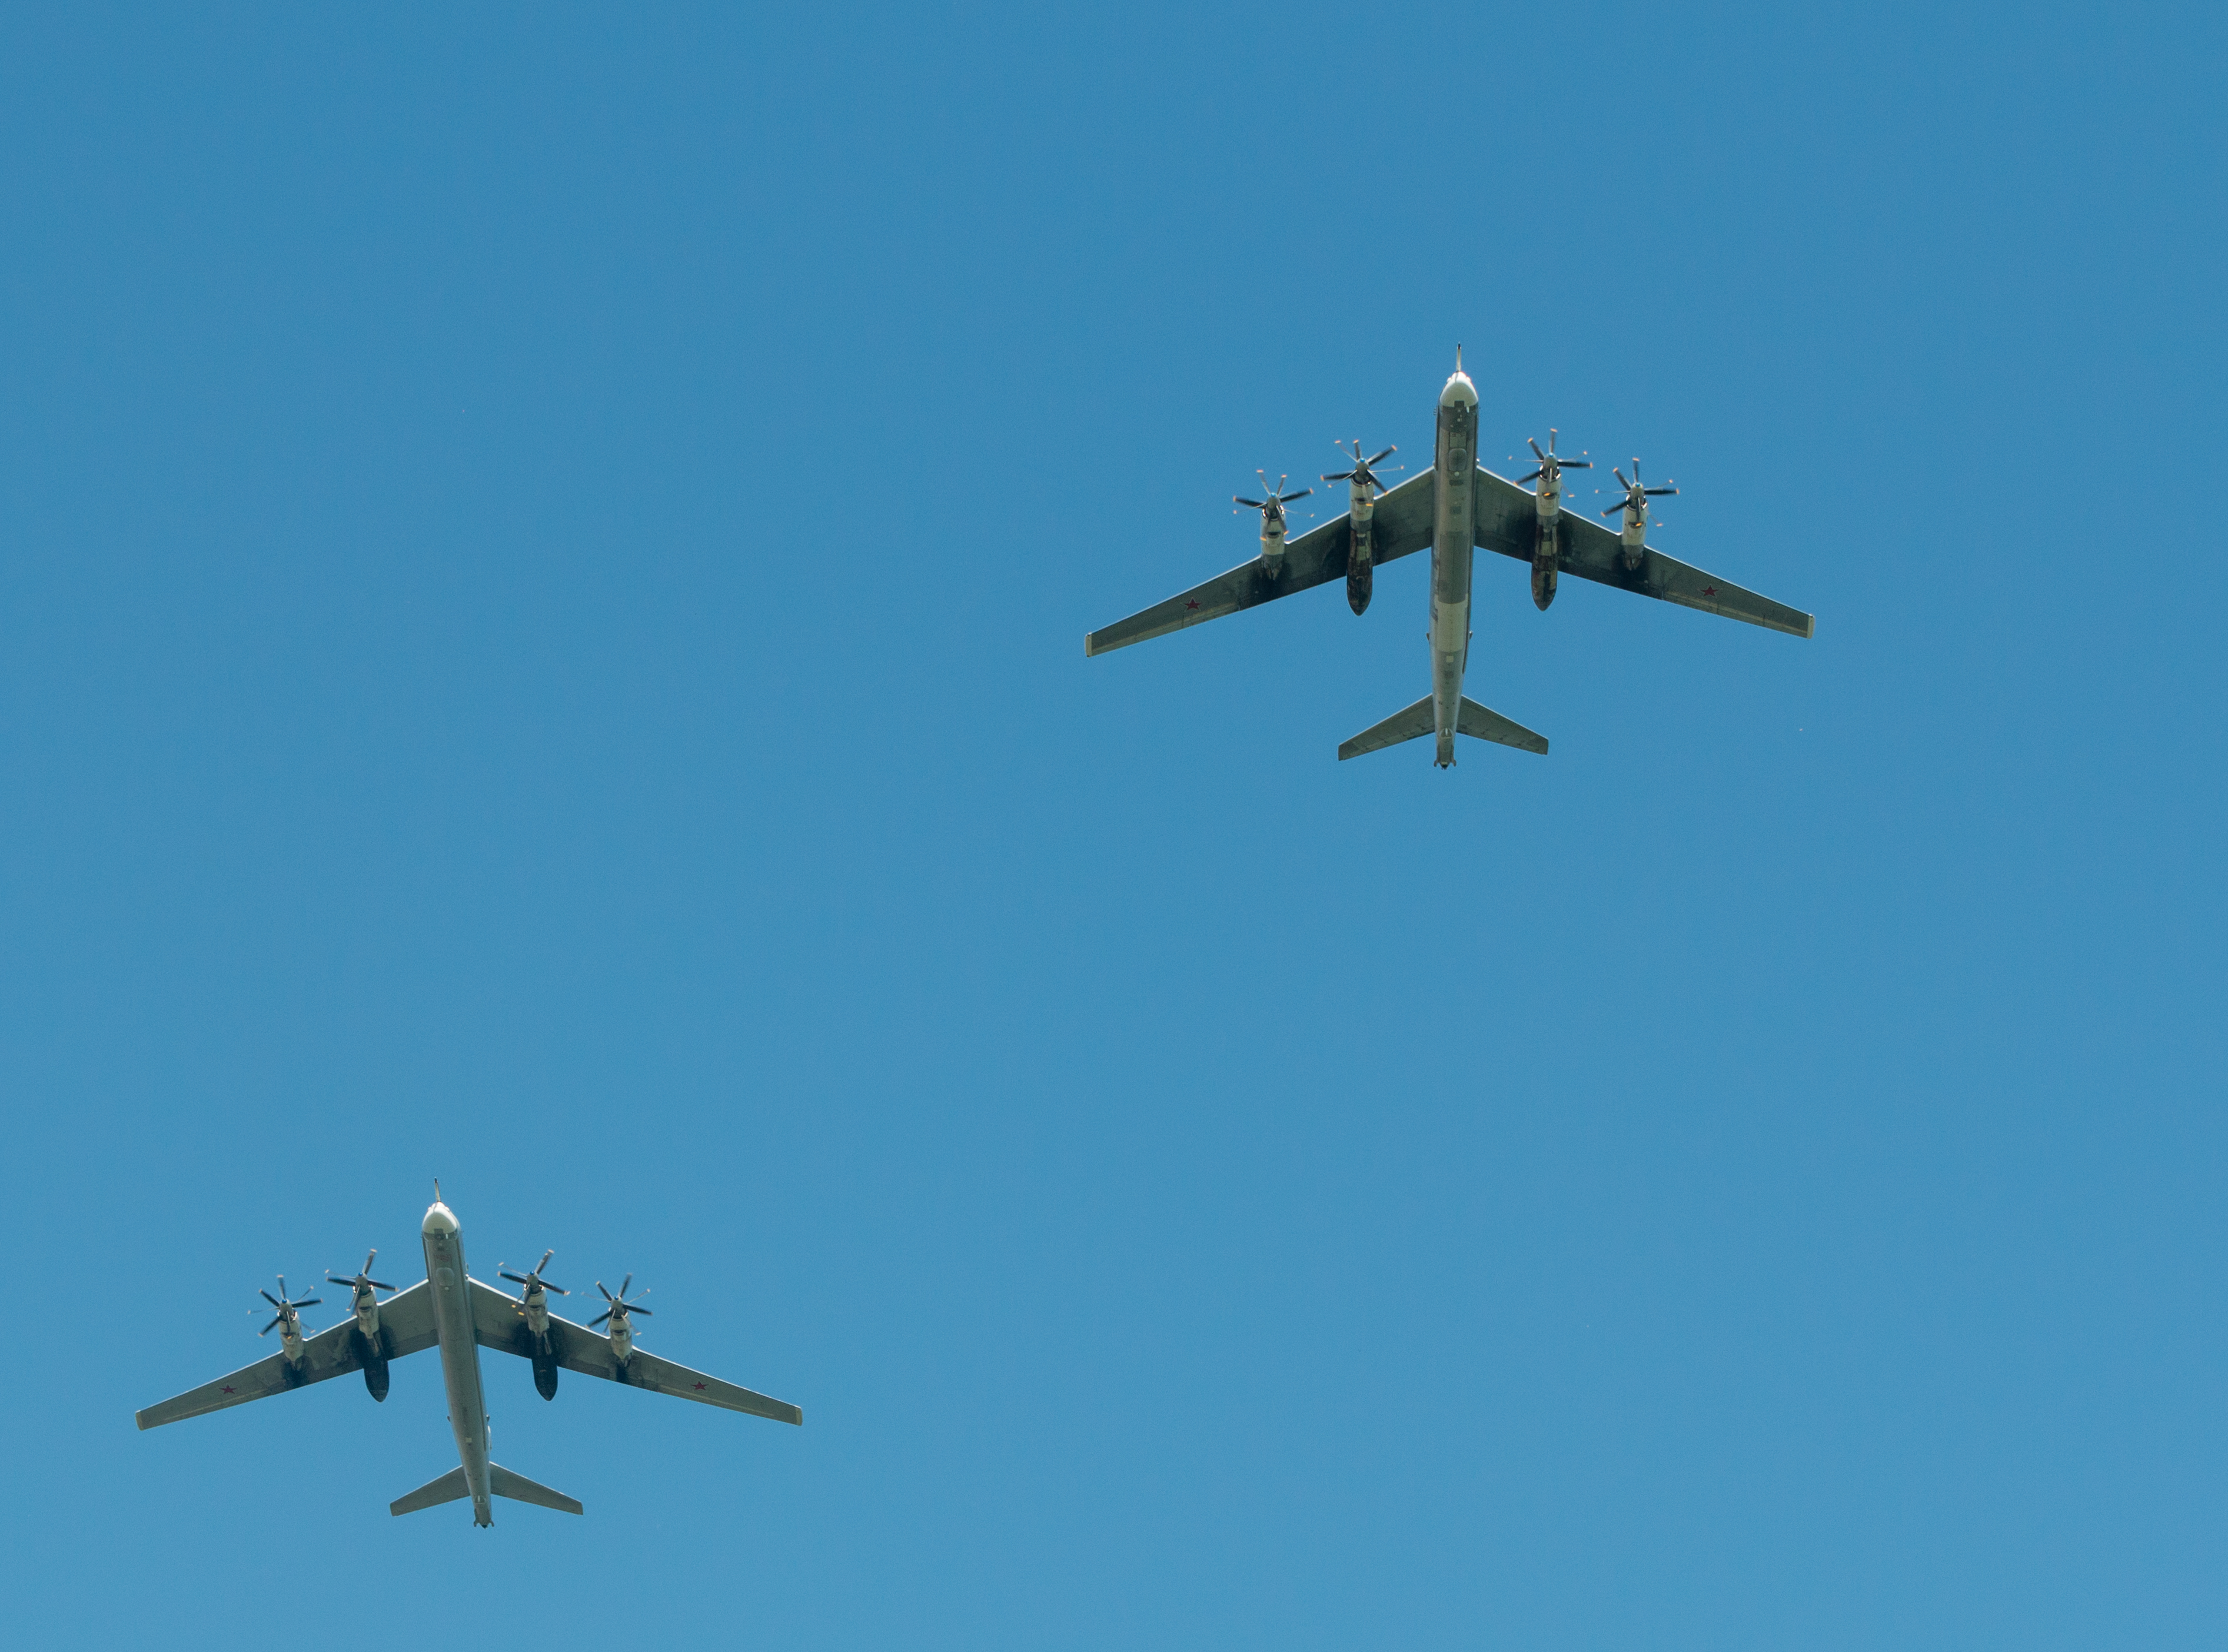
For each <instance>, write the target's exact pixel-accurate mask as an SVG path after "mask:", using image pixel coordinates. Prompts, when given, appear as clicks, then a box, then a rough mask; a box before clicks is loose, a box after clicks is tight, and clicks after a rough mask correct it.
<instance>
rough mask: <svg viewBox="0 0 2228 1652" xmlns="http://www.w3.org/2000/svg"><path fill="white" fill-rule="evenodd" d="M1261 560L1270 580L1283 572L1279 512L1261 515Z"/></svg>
mask: <svg viewBox="0 0 2228 1652" xmlns="http://www.w3.org/2000/svg"><path fill="white" fill-rule="evenodd" d="M1261 560H1262V561H1263V562H1264V563H1266V564H1267V565H1268V569H1269V577H1270V578H1271V579H1275V578H1276V577H1277V575H1278V574H1280V573H1283V572H1284V512H1283V511H1281V510H1276V511H1264V512H1262V514H1261Z"/></svg>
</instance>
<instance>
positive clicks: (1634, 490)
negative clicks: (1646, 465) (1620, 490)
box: [1602, 459, 1679, 516]
mask: <svg viewBox="0 0 2228 1652" xmlns="http://www.w3.org/2000/svg"><path fill="white" fill-rule="evenodd" d="M1609 473H1610V475H1611V476H1613V477H1616V478H1617V480H1618V481H1619V482H1623V483H1624V497H1623V498H1622V499H1620V500H1618V501H1617V503H1615V504H1613V505H1611V506H1610V508H1609V509H1607V510H1604V512H1602V515H1604V516H1614V515H1617V512H1618V511H1620V510H1631V511H1636V512H1639V513H1640V514H1642V515H1646V514H1647V510H1648V502H1649V500H1650V499H1654V498H1657V497H1660V496H1662V495H1664V494H1667V493H1676V492H1678V491H1679V490H1678V488H1677V487H1676V486H1667V487H1661V488H1643V487H1642V486H1641V485H1640V461H1639V460H1638V459H1635V460H1633V462H1632V480H1631V481H1629V482H1625V481H1624V472H1623V471H1620V470H1618V469H1617V467H1616V466H1615V465H1613V464H1612V465H1611V466H1610V471H1609Z"/></svg>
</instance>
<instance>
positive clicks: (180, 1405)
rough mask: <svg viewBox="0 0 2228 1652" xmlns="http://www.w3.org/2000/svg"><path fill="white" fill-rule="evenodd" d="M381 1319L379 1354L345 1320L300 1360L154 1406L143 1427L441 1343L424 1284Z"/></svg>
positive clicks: (274, 1362)
mask: <svg viewBox="0 0 2228 1652" xmlns="http://www.w3.org/2000/svg"><path fill="white" fill-rule="evenodd" d="M379 1319H380V1347H379V1348H377V1349H376V1350H374V1349H372V1348H370V1347H369V1346H368V1344H367V1343H366V1342H365V1341H364V1339H363V1337H362V1334H361V1333H360V1332H359V1331H358V1330H357V1329H356V1323H355V1320H354V1319H353V1318H349V1319H344V1320H343V1321H342V1322H340V1323H339V1324H337V1325H334V1326H331V1327H330V1328H328V1329H324V1330H322V1331H319V1332H318V1333H317V1335H315V1336H312V1337H310V1338H309V1339H307V1340H306V1341H304V1343H303V1344H302V1357H301V1358H300V1359H299V1360H298V1361H289V1360H288V1359H287V1358H286V1356H285V1354H271V1355H269V1356H267V1357H266V1358H264V1359H260V1360H258V1361H256V1362H255V1363H254V1364H253V1365H248V1366H242V1367H240V1369H239V1370H237V1371H235V1372H234V1373H232V1374H231V1375H229V1376H224V1377H219V1378H218V1379H217V1380H215V1381H214V1382H205V1383H203V1384H202V1386H200V1387H198V1388H192V1389H189V1390H188V1391H187V1392H186V1393H182V1394H179V1395H177V1396H176V1398H174V1399H166V1400H164V1401H163V1403H162V1404H160V1405H150V1406H148V1407H147V1409H146V1410H144V1411H143V1412H139V1413H138V1423H139V1426H140V1427H141V1428H143V1429H144V1428H159V1427H161V1426H162V1425H163V1424H164V1423H176V1422H182V1421H183V1420H184V1419H185V1418H189V1417H200V1416H202V1415H204V1414H206V1413H207V1412H213V1411H222V1410H224V1409H225V1408H226V1407H227V1406H229V1405H246V1403H247V1402H248V1401H249V1400H251V1399H266V1398H268V1397H269V1396H271V1395H272V1394H283V1393H291V1392H292V1391H293V1390H294V1389H296V1388H306V1387H308V1386H310V1385H311V1383H317V1382H323V1381H324V1380H326V1379H327V1378H329V1377H337V1376H343V1375H345V1374H346V1373H349V1372H350V1371H361V1370H362V1369H363V1367H364V1364H365V1361H366V1360H367V1359H368V1358H369V1357H371V1356H372V1355H373V1354H376V1355H377V1357H378V1358H382V1359H388V1360H399V1359H400V1358H402V1357H403V1356H404V1355H405V1354H415V1353H417V1352H418V1351H419V1349H421V1348H431V1347H432V1346H433V1344H434V1342H435V1341H438V1340H439V1338H438V1335H437V1334H436V1333H435V1331H434V1329H433V1307H432V1291H431V1290H430V1289H429V1288H428V1287H427V1286H426V1284H425V1283H424V1282H423V1281H422V1280H421V1281H420V1282H419V1283H418V1284H414V1285H412V1286H411V1287H410V1288H409V1289H408V1290H404V1291H400V1292H399V1293H397V1294H396V1295H395V1296H394V1297H390V1298H388V1299H387V1301H385V1302H383V1303H380V1305H379Z"/></svg>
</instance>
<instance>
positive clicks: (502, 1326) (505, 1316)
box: [471, 1279, 804, 1423]
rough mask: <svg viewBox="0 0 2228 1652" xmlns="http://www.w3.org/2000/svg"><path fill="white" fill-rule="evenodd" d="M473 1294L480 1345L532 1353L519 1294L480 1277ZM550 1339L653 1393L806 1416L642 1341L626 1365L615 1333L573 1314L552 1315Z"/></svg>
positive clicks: (757, 1412) (592, 1369) (782, 1417)
mask: <svg viewBox="0 0 2228 1652" xmlns="http://www.w3.org/2000/svg"><path fill="white" fill-rule="evenodd" d="M471 1296H472V1330H473V1333H474V1335H477V1337H478V1338H479V1341H480V1346H481V1347H483V1348H496V1349H500V1350H501V1351H502V1352H503V1353H505V1354H516V1355H518V1357H519V1358H521V1359H522V1360H530V1359H532V1358H533V1357H534V1335H533V1333H532V1332H530V1331H528V1329H526V1315H525V1312H524V1311H523V1309H521V1307H520V1306H519V1302H518V1298H517V1297H512V1296H508V1295H506V1294H505V1293H504V1292H503V1291H500V1290H495V1289H493V1288H492V1287H490V1286H488V1285H483V1284H481V1283H480V1282H479V1281H478V1280H477V1279H475V1280H473V1281H472V1282H471ZM549 1343H550V1348H551V1349H552V1351H553V1352H554V1354H555V1355H556V1359H557V1363H558V1364H560V1365H561V1366H563V1367H565V1368H566V1369H567V1371H578V1372H579V1373H581V1374H582V1375H583V1376H589V1377H601V1378H602V1379H603V1380H605V1381H606V1382H616V1383H619V1384H621V1385H622V1386H625V1387H629V1388H647V1389H649V1390H650V1392H651V1393H661V1394H672V1395H673V1396H675V1398H676V1399H694V1400H696V1401H698V1402H699V1403H700V1404H702V1405H718V1406H720V1408H721V1409H723V1410H726V1411H739V1412H747V1413H749V1414H750V1415H751V1416H752V1417H770V1418H772V1419H773V1420H774V1421H775V1422H777V1423H802V1422H803V1420H804V1412H803V1411H802V1410H800V1409H799V1408H797V1406H795V1405H791V1404H790V1403H789V1402H788V1401H787V1400H785V1399H772V1398H771V1397H770V1396H768V1395H765V1394H761V1393H753V1392H752V1391H751V1390H750V1389H748V1388H742V1387H738V1386H736V1385H735V1384H733V1383H732V1382H722V1381H721V1380H720V1379H719V1378H717V1377H714V1376H707V1375H706V1374H705V1373H703V1372H701V1371H691V1370H690V1369H689V1368H688V1367H687V1366H685V1365H675V1363H674V1362H673V1361H670V1360H663V1359H660V1358H659V1357H658V1356H657V1355H656V1354H651V1353H649V1352H646V1351H645V1350H644V1349H643V1348H640V1347H637V1348H636V1349H635V1351H634V1353H633V1354H632V1356H631V1358H629V1359H628V1361H627V1362H626V1363H625V1364H624V1366H622V1365H621V1364H620V1363H619V1361H618V1355H617V1354H613V1353H612V1352H611V1339H610V1338H609V1337H607V1336H602V1335H598V1334H597V1333H596V1332H594V1331H592V1330H590V1329H588V1328H587V1327H586V1326H585V1325H575V1324H574V1323H573V1322H572V1321H571V1320H569V1319H560V1318H558V1317H557V1316H556V1315H554V1314H552V1315H550V1316H549Z"/></svg>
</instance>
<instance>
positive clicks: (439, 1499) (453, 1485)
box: [387, 1463, 472, 1514]
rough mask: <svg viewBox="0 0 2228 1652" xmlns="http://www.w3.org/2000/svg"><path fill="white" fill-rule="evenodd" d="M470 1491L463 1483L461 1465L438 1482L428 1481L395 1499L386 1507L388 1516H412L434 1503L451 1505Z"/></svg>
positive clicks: (470, 1492) (467, 1495)
mask: <svg viewBox="0 0 2228 1652" xmlns="http://www.w3.org/2000/svg"><path fill="white" fill-rule="evenodd" d="M471 1495H472V1489H471V1487H470V1486H468V1485H466V1484H465V1483H464V1465H463V1464H462V1463H458V1465H457V1466H456V1467H455V1468H453V1469H451V1470H449V1471H448V1473H446V1474H445V1475H443V1476H441V1477H440V1478H439V1479H438V1480H428V1481H427V1482H426V1483H425V1484H424V1485H422V1486H420V1487H419V1488H418V1489H417V1490H415V1491H413V1492H412V1493H411V1494H410V1495H408V1496H407V1497H397V1498H396V1499H395V1500H394V1502H391V1503H389V1504H387V1513H388V1514H416V1513H417V1512H418V1511H419V1509H421V1508H432V1507H433V1506H434V1505H435V1504H436V1503H452V1502H456V1501H457V1499H458V1498H459V1497H469V1496H471Z"/></svg>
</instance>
